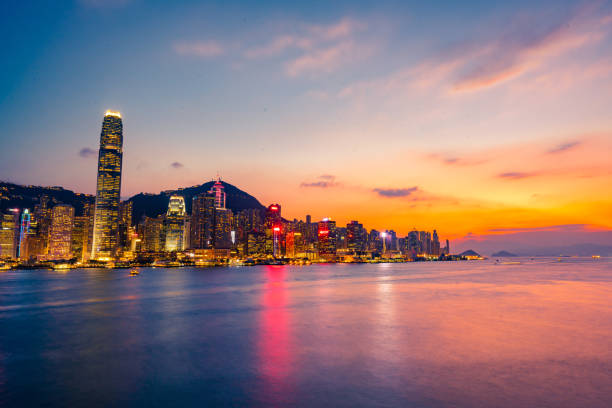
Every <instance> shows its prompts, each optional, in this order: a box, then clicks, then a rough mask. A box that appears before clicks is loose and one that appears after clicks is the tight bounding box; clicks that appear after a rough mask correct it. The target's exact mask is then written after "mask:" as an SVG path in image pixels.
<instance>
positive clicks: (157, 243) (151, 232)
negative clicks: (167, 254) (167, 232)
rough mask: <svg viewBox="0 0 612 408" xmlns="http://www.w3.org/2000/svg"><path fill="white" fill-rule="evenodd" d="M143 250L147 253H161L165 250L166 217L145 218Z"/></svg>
mask: <svg viewBox="0 0 612 408" xmlns="http://www.w3.org/2000/svg"><path fill="white" fill-rule="evenodd" d="M143 239H144V242H143V248H144V250H145V251H147V252H161V251H162V250H163V249H164V243H165V239H164V217H163V216H162V215H160V216H158V217H156V218H151V217H145V219H144V228H143Z"/></svg>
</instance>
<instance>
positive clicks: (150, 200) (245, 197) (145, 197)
mask: <svg viewBox="0 0 612 408" xmlns="http://www.w3.org/2000/svg"><path fill="white" fill-rule="evenodd" d="M222 183H223V186H224V187H225V192H226V193H227V202H226V204H227V207H228V208H229V209H231V210H232V211H233V212H237V211H241V210H244V209H248V208H253V209H265V207H264V206H263V205H262V204H261V203H260V202H259V201H258V200H257V199H256V198H255V197H253V196H252V195H250V194H248V193H246V192H244V191H242V190H240V189H239V188H237V187H235V186H233V185H231V184H229V183H226V182H224V181H222ZM213 184H214V181H209V182H207V183H204V184H200V185H199V186H193V187H187V188H179V189H177V190H168V191H163V192H161V193H159V194H149V193H140V194H136V195H135V196H133V197H131V198H130V199H129V201H132V202H133V203H134V204H133V205H134V209H133V215H132V219H133V221H134V222H137V221H139V220H140V219H141V217H142V216H143V215H147V216H149V217H156V216H157V215H159V214H163V213H165V212H166V210H167V209H168V201H169V200H170V196H171V195H173V194H178V195H181V196H183V197H184V198H185V205H186V207H187V213H191V200H192V198H193V197H194V196H196V195H198V194H201V193H204V192H207V191H208V190H210V188H211V187H212V185H213ZM43 195H47V196H48V197H49V206H51V207H53V206H54V205H56V204H59V203H64V204H70V205H72V206H73V207H74V208H75V213H76V215H81V214H82V213H83V204H84V203H94V202H95V197H94V196H93V195H89V194H81V193H75V192H74V191H71V190H66V189H64V188H62V187H41V186H22V185H19V184H13V183H6V182H0V211H5V210H7V209H9V208H30V209H33V208H34V206H35V205H36V204H38V202H39V201H40V197H42V196H43Z"/></svg>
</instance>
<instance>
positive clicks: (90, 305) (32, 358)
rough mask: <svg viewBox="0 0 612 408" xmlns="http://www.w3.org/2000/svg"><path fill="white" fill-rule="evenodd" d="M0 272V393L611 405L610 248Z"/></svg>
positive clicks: (253, 401) (320, 402)
mask: <svg viewBox="0 0 612 408" xmlns="http://www.w3.org/2000/svg"><path fill="white" fill-rule="evenodd" d="M518 262H520V263H513V264H495V261H494V260H487V261H467V262H423V263H407V264H372V265H369V264H356V265H349V264H330V265H311V266H303V267H299V266H255V267H228V268H208V269H196V268H180V269H153V268H143V269H141V273H140V274H139V275H138V276H130V274H129V271H128V270H95V269H87V270H68V271H47V270H33V271H27V270H18V271H7V272H2V273H0V406H7V407H19V406H57V407H60V406H61V407H64V406H100V407H103V406H138V407H145V406H146V407H149V406H164V407H165V406H196V405H197V406H235V407H245V406H298V407H299V406H311V407H325V406H329V407H331V406H334V407H359V406H398V407H408V406H415V407H445V406H452V407H493V406H495V407H610V406H612V262H611V260H610V259H604V258H601V259H597V260H595V259H591V258H588V259H587V258H563V259H562V260H561V262H559V260H558V259H552V258H536V259H519V260H518Z"/></svg>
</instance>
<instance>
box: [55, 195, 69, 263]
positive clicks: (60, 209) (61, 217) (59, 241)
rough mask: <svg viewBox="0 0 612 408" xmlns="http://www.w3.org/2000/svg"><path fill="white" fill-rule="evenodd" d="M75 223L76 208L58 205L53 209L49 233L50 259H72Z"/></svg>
mask: <svg viewBox="0 0 612 408" xmlns="http://www.w3.org/2000/svg"><path fill="white" fill-rule="evenodd" d="M73 223H74V207H73V206H71V205H68V204H58V205H56V206H55V207H53V215H52V218H51V230H50V232H49V259H55V260H60V259H70V258H72V251H71V243H72V228H73Z"/></svg>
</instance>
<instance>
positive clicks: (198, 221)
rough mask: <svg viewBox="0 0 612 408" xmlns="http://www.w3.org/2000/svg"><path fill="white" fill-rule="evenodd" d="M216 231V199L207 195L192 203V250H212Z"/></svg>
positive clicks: (197, 198)
mask: <svg viewBox="0 0 612 408" xmlns="http://www.w3.org/2000/svg"><path fill="white" fill-rule="evenodd" d="M214 230H215V197H213V196H211V195H208V194H206V193H204V194H200V195H197V196H195V197H193V199H192V202H191V248H193V249H210V248H212V244H213V234H214Z"/></svg>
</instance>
